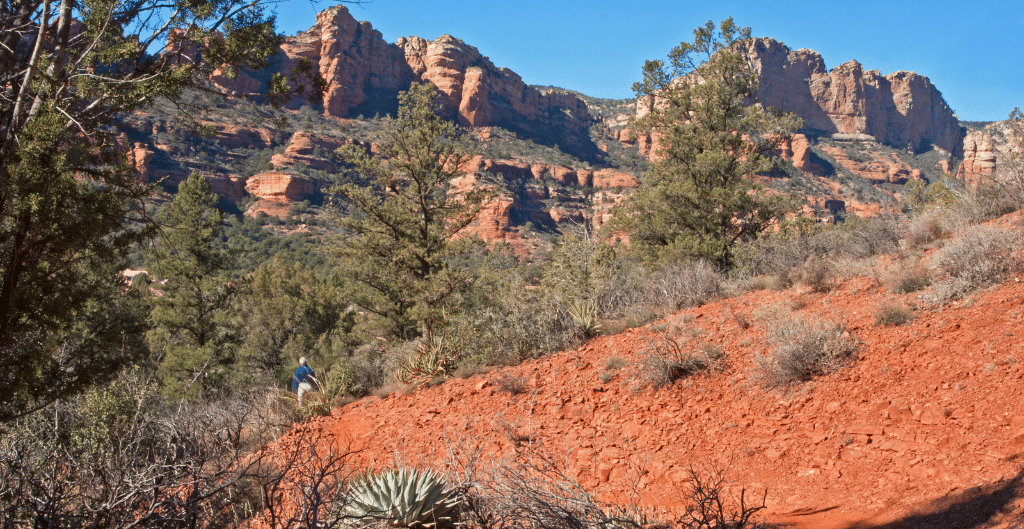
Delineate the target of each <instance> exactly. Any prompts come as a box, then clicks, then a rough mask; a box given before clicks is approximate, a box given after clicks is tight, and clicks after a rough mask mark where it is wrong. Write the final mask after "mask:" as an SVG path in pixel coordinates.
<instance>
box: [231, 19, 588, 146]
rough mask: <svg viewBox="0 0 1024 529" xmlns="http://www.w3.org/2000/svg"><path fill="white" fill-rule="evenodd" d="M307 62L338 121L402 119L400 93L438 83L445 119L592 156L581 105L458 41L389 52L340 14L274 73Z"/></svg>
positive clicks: (297, 45)
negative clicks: (316, 71) (417, 84)
mask: <svg viewBox="0 0 1024 529" xmlns="http://www.w3.org/2000/svg"><path fill="white" fill-rule="evenodd" d="M302 59H305V60H308V61H310V62H311V63H313V64H314V65H315V66H316V67H317V68H318V69H319V73H320V75H322V76H323V78H324V80H325V81H326V82H327V87H326V90H325V91H324V95H323V105H324V110H325V112H326V113H327V114H329V115H332V116H336V117H350V116H354V115H356V114H366V115H370V114H374V113H377V112H380V113H384V112H390V113H394V110H395V109H397V106H398V104H397V99H396V97H397V94H398V92H399V91H401V90H405V89H407V88H408V87H409V84H410V83H412V82H431V83H433V84H434V85H435V86H437V88H438V90H439V91H440V93H441V102H442V106H443V109H444V111H445V112H446V113H448V114H449V115H450V116H451V117H452V118H457V119H458V120H459V122H460V123H461V124H462V125H464V126H468V127H485V126H489V125H496V126H501V127H504V128H507V129H509V130H512V131H515V132H521V133H525V134H527V135H529V136H531V137H534V138H535V139H538V138H539V139H541V140H543V141H545V142H546V143H549V144H554V143H557V144H558V145H559V146H560V147H561V148H562V149H563V150H565V151H566V152H573V151H574V150H575V151H579V150H580V149H586V148H587V146H586V145H585V143H586V142H587V141H589V136H588V135H587V134H586V132H587V129H588V127H589V126H590V123H591V121H592V120H591V116H590V113H589V112H588V110H587V106H586V104H585V103H584V102H583V101H582V100H581V99H580V98H578V97H576V96H575V95H573V94H569V93H564V92H547V93H542V92H540V91H538V90H536V89H534V88H532V87H530V86H528V85H527V84H526V83H524V82H523V80H522V78H520V77H519V76H518V75H516V74H515V72H512V71H511V70H508V69H506V68H498V67H496V66H495V65H494V64H493V63H492V62H491V61H490V59H488V58H487V57H485V56H483V55H481V54H480V52H479V50H477V49H476V48H474V47H473V46H470V45H468V44H466V43H465V42H463V41H461V40H459V39H457V38H455V37H452V36H451V35H442V36H440V37H438V38H437V39H435V40H433V41H428V40H426V39H423V38H420V37H408V38H406V37H403V38H399V39H398V40H397V41H396V42H395V43H394V44H388V43H387V42H385V41H384V38H383V36H382V35H381V33H380V32H379V31H376V30H374V29H373V26H372V25H371V24H370V23H369V22H356V20H355V19H354V18H352V16H351V15H350V14H349V11H348V9H347V8H345V7H344V6H334V7H330V8H328V9H327V10H325V11H323V12H321V13H320V14H318V15H317V19H316V25H315V26H313V27H312V28H310V29H309V30H308V31H305V32H302V33H300V34H299V35H296V36H294V37H286V38H285V39H284V43H283V44H282V45H281V50H280V52H279V53H278V54H277V55H276V56H275V57H274V59H273V60H272V63H273V66H272V67H271V68H272V69H273V70H274V71H280V72H284V73H287V72H288V71H290V70H291V68H293V67H294V66H295V65H296V64H297V63H298V61H300V60H302ZM250 73H251V72H250ZM246 75H248V74H246ZM252 75H253V76H254V77H259V78H262V77H267V76H268V75H269V74H268V72H257V73H253V74H252ZM242 78H243V76H242V74H240V75H239V79H242ZM233 82H234V83H235V84H238V82H239V81H233ZM300 103H301V101H299V100H296V101H295V102H293V104H300Z"/></svg>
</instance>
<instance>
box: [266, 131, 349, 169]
mask: <svg viewBox="0 0 1024 529" xmlns="http://www.w3.org/2000/svg"><path fill="white" fill-rule="evenodd" d="M346 143H353V141H352V140H350V141H349V142H345V141H342V140H338V139H335V138H330V137H324V136H312V135H310V134H308V133H306V132H301V131H300V132H296V133H295V134H293V135H292V137H291V139H290V140H289V141H288V146H287V147H286V148H285V150H284V152H283V153H278V154H275V155H274V156H273V157H271V158H270V164H271V165H273V166H274V167H275V168H276V169H284V168H287V167H291V166H293V165H298V166H305V167H308V168H310V169H313V170H316V171H327V172H331V173H333V172H334V171H336V170H337V166H335V164H334V163H333V162H332V161H331V160H332V159H333V156H334V151H335V150H336V149H337V148H338V147H341V146H342V145H345V144H346Z"/></svg>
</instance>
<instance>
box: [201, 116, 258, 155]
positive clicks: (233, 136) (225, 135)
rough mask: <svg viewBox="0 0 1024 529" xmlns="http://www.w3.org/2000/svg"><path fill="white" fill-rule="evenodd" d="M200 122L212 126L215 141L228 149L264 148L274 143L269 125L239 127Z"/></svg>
mask: <svg viewBox="0 0 1024 529" xmlns="http://www.w3.org/2000/svg"><path fill="white" fill-rule="evenodd" d="M200 124H202V125H204V126H213V127H214V135H215V137H216V138H217V141H218V142H220V145H221V146H222V147H225V148H228V149H241V148H248V149H266V148H269V147H271V146H273V145H274V131H273V130H271V129H270V128H269V127H267V128H256V127H241V126H238V125H231V124H228V123H214V122H212V121H200Z"/></svg>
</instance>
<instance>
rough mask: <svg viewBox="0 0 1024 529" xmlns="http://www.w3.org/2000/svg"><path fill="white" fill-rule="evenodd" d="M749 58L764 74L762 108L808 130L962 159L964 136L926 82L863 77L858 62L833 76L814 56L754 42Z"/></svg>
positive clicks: (872, 73) (914, 77)
mask: <svg viewBox="0 0 1024 529" xmlns="http://www.w3.org/2000/svg"><path fill="white" fill-rule="evenodd" d="M747 56H748V57H749V60H750V61H751V63H752V64H753V66H754V70H755V71H757V72H758V73H760V83H761V89H760V91H759V92H758V99H759V100H760V101H761V103H762V104H764V105H765V106H771V107H775V108H776V109H777V110H780V111H782V112H794V113H796V114H797V115H798V116H800V117H801V118H803V120H804V128H806V129H816V130H820V131H824V132H828V133H844V134H867V135H870V136H873V137H874V138H875V140H877V141H878V142H881V143H885V144H887V145H890V146H892V147H896V148H899V149H905V148H908V147H909V148H911V149H913V150H914V151H916V152H920V151H924V150H927V149H928V147H929V146H930V145H934V146H936V147H940V148H942V149H944V150H946V151H949V152H951V153H953V154H954V155H955V156H962V153H961V148H962V141H963V137H964V131H963V130H962V128H961V127H960V123H959V121H958V120H957V118H956V115H955V114H953V111H952V110H950V108H949V106H948V105H947V104H946V102H945V101H944V100H943V99H942V94H940V93H939V91H938V90H937V89H936V88H935V86H934V85H933V84H932V83H931V81H929V80H928V78H927V77H925V76H923V75H918V74H916V73H914V72H895V73H891V74H889V75H886V76H882V75H881V74H880V73H879V71H878V70H867V71H865V70H864V68H863V67H862V66H861V65H860V63H858V62H857V61H849V62H847V63H844V64H841V65H839V66H836V67H835V68H833V69H832V71H828V70H826V69H825V62H824V61H823V60H822V58H821V55H819V54H818V53H817V52H814V51H811V50H807V49H801V50H796V51H794V50H791V49H790V48H789V47H787V46H786V45H785V44H783V43H781V42H778V41H776V40H772V39H768V38H759V39H753V40H752V41H751V42H750V43H749V45H748V48H747Z"/></svg>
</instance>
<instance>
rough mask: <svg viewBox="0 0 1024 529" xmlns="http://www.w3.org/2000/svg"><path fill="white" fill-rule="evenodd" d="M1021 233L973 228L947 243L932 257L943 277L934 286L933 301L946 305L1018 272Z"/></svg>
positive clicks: (985, 227) (1019, 267)
mask: <svg viewBox="0 0 1024 529" xmlns="http://www.w3.org/2000/svg"><path fill="white" fill-rule="evenodd" d="M1020 251H1021V234H1020V232H1019V231H1016V230H1006V229H1001V228H993V227H989V226H976V227H973V228H971V229H969V230H968V231H967V232H966V233H964V234H963V235H962V236H961V237H960V238H958V239H955V240H952V241H950V242H949V243H947V244H946V245H945V246H944V247H943V248H942V251H941V252H939V254H938V255H937V256H936V259H935V261H936V269H937V270H938V271H939V273H940V274H942V275H943V276H944V278H943V279H942V280H941V281H940V282H939V283H938V284H937V285H936V288H935V300H936V301H937V302H938V303H946V302H948V301H952V300H954V299H959V298H962V297H964V296H965V295H967V294H969V293H971V292H973V291H975V290H977V289H979V288H982V287H987V286H991V285H996V284H999V283H1002V282H1003V281H1005V280H1006V279H1008V278H1009V277H1010V276H1011V275H1013V274H1014V273H1017V272H1019V271H1020V270H1021V269H1022V264H1024V260H1022V259H1021V256H1020Z"/></svg>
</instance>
